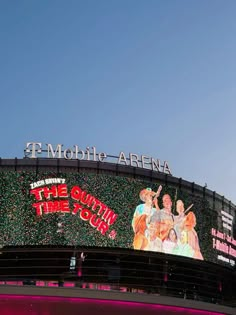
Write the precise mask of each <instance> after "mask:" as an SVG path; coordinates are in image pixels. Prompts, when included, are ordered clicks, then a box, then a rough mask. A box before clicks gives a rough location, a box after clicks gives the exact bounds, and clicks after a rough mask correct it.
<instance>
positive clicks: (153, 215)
mask: <svg viewBox="0 0 236 315" xmlns="http://www.w3.org/2000/svg"><path fill="white" fill-rule="evenodd" d="M0 196H1V198H0V202H1V207H0V219H1V229H0V244H1V245H2V247H5V246H51V245H53V246H54V245H59V246H85V247H86V246H88V247H91V246H92V247H112V248H126V249H134V250H145V251H150V252H158V253H161V254H162V255H165V254H172V255H177V256H184V257H188V258H193V259H198V260H205V261H211V262H214V263H221V264H222V263H223V264H224V265H225V264H227V265H228V266H230V265H231V266H235V261H236V240H235V236H234V235H233V231H234V224H235V220H234V216H233V215H232V213H233V212H232V211H227V209H225V208H224V210H222V209H221V208H219V209H216V210H217V213H218V215H222V220H219V216H217V215H215V214H216V213H215V210H213V207H212V203H211V202H208V199H207V198H200V197H199V195H196V196H195V195H193V194H192V193H191V192H190V193H189V192H188V191H184V190H183V189H182V190H179V189H176V187H173V186H171V185H163V187H162V186H161V185H160V183H157V182H149V181H144V180H140V179H134V178H129V177H121V176H111V175H106V174H94V173H86V172H74V173H73V172H65V173H60V174H59V173H58V172H56V171H40V170H38V171H37V172H35V171H28V170H27V171H20V172H15V171H7V172H6V171H4V172H0ZM209 215H211V218H210V219H209ZM226 219H227V220H226ZM224 223H227V226H225V225H224ZM229 227H230V229H229Z"/></svg>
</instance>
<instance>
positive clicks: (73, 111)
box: [0, 0, 236, 203]
mask: <svg viewBox="0 0 236 315" xmlns="http://www.w3.org/2000/svg"><path fill="white" fill-rule="evenodd" d="M235 13H236V1H235V0H193V1H189V0H162V1H160V0H99V1H98V0H83V1H82V0H81V1H80V0H74V1H73V0H68V1H65V0H63V1H60V0H50V1H48V0H40V1H31V0H27V1H24V0H21V1H19V0H11V1H9V0H2V1H0V48H1V49H0V102H1V115H0V117H1V118H0V119H1V125H0V126H1V134H2V136H1V142H0V156H1V157H2V158H8V157H12V158H14V157H15V156H16V157H19V158H20V157H22V156H23V150H24V146H25V143H26V142H28V141H40V142H44V143H53V144H57V143H63V144H64V145H65V146H66V147H69V146H71V145H73V144H78V145H79V146H80V147H81V148H85V147H86V146H92V145H94V146H96V147H97V149H98V150H100V151H105V152H107V153H110V154H114V155H116V154H119V152H120V151H125V152H126V153H129V152H133V153H137V154H145V155H150V156H152V157H155V158H160V159H161V160H168V161H169V164H170V167H171V168H172V172H173V175H175V176H177V177H183V178H184V179H186V180H189V181H195V182H196V183H198V184H200V185H204V184H205V183H207V185H208V188H210V189H211V190H216V191H217V192H218V193H220V194H222V195H225V197H226V198H228V199H230V200H232V202H234V203H236V184H235V179H236V166H235V162H236V145H235V143H236V141H235V137H236V122H235V121H236V18H235Z"/></svg>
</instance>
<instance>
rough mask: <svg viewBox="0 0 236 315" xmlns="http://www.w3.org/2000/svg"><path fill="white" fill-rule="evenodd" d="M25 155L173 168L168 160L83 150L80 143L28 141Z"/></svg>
mask: <svg viewBox="0 0 236 315" xmlns="http://www.w3.org/2000/svg"><path fill="white" fill-rule="evenodd" d="M24 152H25V157H27V158H31V159H35V158H39V157H44V158H45V157H46V158H49V159H65V160H86V161H95V162H105V161H107V162H113V163H116V164H121V165H126V166H133V167H138V168H143V169H149V170H152V171H157V172H162V173H165V174H168V175H171V170H170V167H169V164H168V162H167V161H164V162H163V163H162V164H161V161H160V160H159V159H154V158H152V157H149V156H146V155H141V156H139V155H138V154H135V153H129V155H127V156H126V155H125V153H124V152H123V151H121V152H120V154H119V156H112V155H108V154H106V153H105V152H97V150H96V147H86V149H85V150H82V149H81V148H80V147H79V146H78V145H73V146H72V147H70V148H65V149H64V147H63V144H56V145H52V144H50V143H47V144H46V145H45V146H43V144H42V143H41V142H27V143H26V148H25V150H24Z"/></svg>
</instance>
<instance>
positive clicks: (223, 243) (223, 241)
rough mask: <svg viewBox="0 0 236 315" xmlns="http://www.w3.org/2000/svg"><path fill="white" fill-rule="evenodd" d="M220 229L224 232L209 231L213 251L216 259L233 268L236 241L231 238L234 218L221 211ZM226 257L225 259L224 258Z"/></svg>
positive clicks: (235, 256)
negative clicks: (216, 254)
mask: <svg viewBox="0 0 236 315" xmlns="http://www.w3.org/2000/svg"><path fill="white" fill-rule="evenodd" d="M220 213H221V219H222V227H223V229H225V231H226V232H220V231H218V230H216V229H213V228H212V229H211V235H212V236H213V238H212V242H213V246H212V247H213V249H214V250H216V251H217V252H220V254H218V256H217V259H218V260H221V261H224V262H225V263H228V264H230V265H232V266H235V259H236V240H235V239H234V238H233V237H232V236H231V233H232V228H233V221H234V217H233V216H232V215H231V214H229V213H228V212H226V211H224V210H221V212H220ZM225 255H226V256H228V257H226V256H225Z"/></svg>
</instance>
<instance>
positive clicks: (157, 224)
mask: <svg viewBox="0 0 236 315" xmlns="http://www.w3.org/2000/svg"><path fill="white" fill-rule="evenodd" d="M161 191H162V186H159V188H158V190H157V192H154V191H152V189H151V188H145V189H143V190H141V191H140V194H139V197H140V199H141V201H143V203H142V204H140V205H138V206H137V208H136V209H135V212H134V215H133V220H132V227H133V231H134V240H133V247H134V249H142V250H149V251H156V252H162V253H166V254H174V255H180V256H185V257H190V258H195V259H201V260H203V259H204V258H203V255H202V253H201V249H200V245H199V239H198V235H197V232H196V230H195V226H196V224H197V221H196V216H195V214H194V212H193V211H192V208H193V206H194V205H193V204H191V205H189V206H188V208H187V209H186V210H185V205H184V202H183V201H182V200H177V201H176V214H174V213H173V209H172V206H173V203H172V200H171V197H170V195H169V194H164V195H163V196H162V198H161V196H160V195H161ZM159 199H162V202H160V200H159ZM159 204H161V207H160V206H159ZM190 210H191V211H190Z"/></svg>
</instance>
